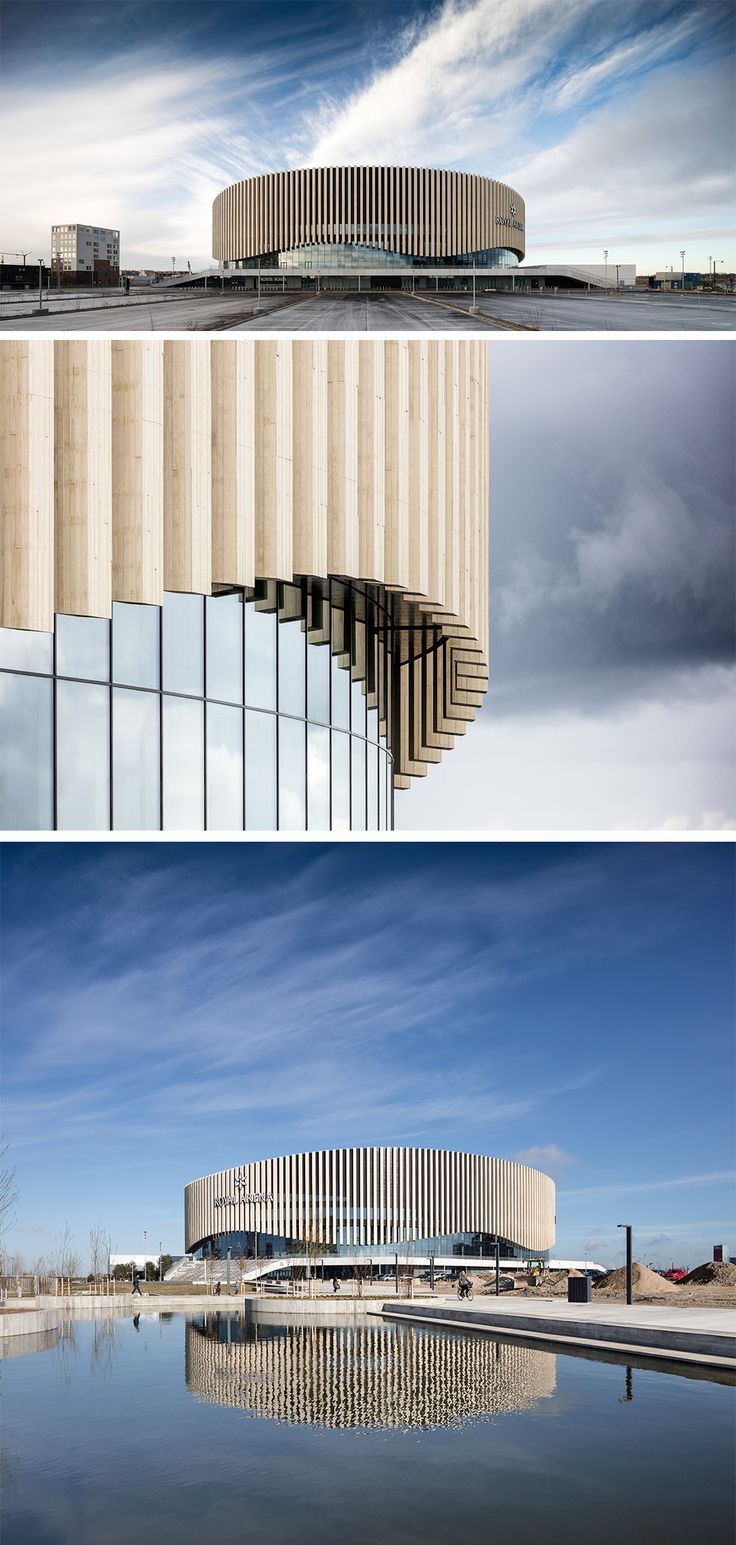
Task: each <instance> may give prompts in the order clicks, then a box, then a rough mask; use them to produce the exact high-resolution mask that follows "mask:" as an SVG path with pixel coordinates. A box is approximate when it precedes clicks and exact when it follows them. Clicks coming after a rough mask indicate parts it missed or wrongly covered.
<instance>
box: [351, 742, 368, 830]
mask: <svg viewBox="0 0 736 1545" xmlns="http://www.w3.org/2000/svg"><path fill="white" fill-rule="evenodd" d="M350 765H351V783H352V789H351V794H352V799H351V807H350V825H351V827H352V830H353V831H354V832H364V831H365V741H364V740H358V739H357V737H355V736H353V735H351V737H350Z"/></svg>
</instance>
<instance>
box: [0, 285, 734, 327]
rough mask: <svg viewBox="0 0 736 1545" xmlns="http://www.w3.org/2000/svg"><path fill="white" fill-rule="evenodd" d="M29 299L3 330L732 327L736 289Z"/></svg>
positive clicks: (1, 311) (4, 309) (11, 311)
mask: <svg viewBox="0 0 736 1545" xmlns="http://www.w3.org/2000/svg"><path fill="white" fill-rule="evenodd" d="M28 305H29V303H28V301H27V300H25V301H20V302H18V301H14V300H10V301H9V300H7V299H5V298H4V299H3V301H2V302H0V332H37V331H44V332H80V331H84V332H105V333H111V334H116V333H125V332H138V333H149V332H166V333H170V332H182V331H185V332H189V331H191V332H208V331H210V330H211V331H213V332H227V333H230V332H255V333H261V332H263V333H268V332H273V331H277V332H287V333H299V332H309V333H314V332H322V333H330V332H336V333H343V332H361V333H392V332H397V333H405V332H442V333H448V332H466V331H467V330H468V329H472V330H473V331H476V332H478V331H480V332H482V333H487V332H490V331H494V330H499V331H503V332H506V331H508V330H513V331H515V330H517V329H518V330H519V331H521V332H529V331H531V332H570V331H572V332H580V331H601V332H660V331H664V330H672V331H675V332H700V331H707V332H712V331H724V332H725V331H732V330H733V329H734V328H736V296H734V295H684V296H679V295H655V294H644V293H642V294H632V295H625V294H621V295H596V294H590V295H588V294H582V293H580V292H576V291H567V292H566V293H562V294H557V295H554V294H552V293H546V292H544V291H536V290H535V291H532V292H527V293H526V294H524V293H517V294H515V295H512V294H509V293H508V292H505V293H501V292H497V293H494V294H488V295H483V294H481V295H478V297H477V305H478V310H479V313H480V314H479V315H478V316H471V315H470V305H471V296H470V295H466V294H462V293H456V294H452V295H446V296H444V297H443V296H441V295H440V296H439V297H435V296H434V295H432V296H428V297H427V298H426V299H425V298H422V297H420V296H419V295H411V294H409V293H403V292H399V291H396V292H395V293H391V292H386V293H383V294H382V293H374V292H371V293H370V294H366V293H365V292H364V293H363V294H358V293H353V294H349V293H345V292H339V291H338V292H334V293H329V292H326V291H322V292H321V293H320V294H310V295H295V296H294V297H293V298H292V297H290V296H288V295H287V296H283V295H281V294H280V293H277V294H273V295H265V296H263V298H262V300H261V304H260V307H259V306H258V305H257V302H256V299H255V297H254V296H253V295H252V294H251V293H248V292H245V291H235V292H232V291H231V292H230V293H228V292H227V291H225V292H224V293H220V292H217V293H214V294H213V293H212V292H205V291H203V290H181V291H169V292H168V294H167V295H166V296H165V297H164V296H160V295H159V296H155V295H151V296H150V298H149V297H146V298H142V297H141V296H140V295H131V296H130V297H129V298H128V299H126V300H118V301H117V302H114V303H110V302H109V301H106V300H102V301H101V302H100V300H99V299H98V298H97V297H95V298H94V299H92V298H90V297H86V298H84V297H83V298H82V299H80V300H76V299H75V298H68V297H64V298H63V299H62V300H61V301H60V302H59V301H57V300H56V299H55V298H54V299H52V301H51V309H50V310H49V312H48V314H47V315H44V316H39V315H38V313H37V312H36V313H35V314H34V313H31V314H30V315H27V314H26V315H19V314H18V312H20V311H27V310H28Z"/></svg>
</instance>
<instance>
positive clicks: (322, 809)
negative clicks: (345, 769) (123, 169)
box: [307, 651, 330, 832]
mask: <svg viewBox="0 0 736 1545" xmlns="http://www.w3.org/2000/svg"><path fill="white" fill-rule="evenodd" d="M325 653H326V651H325ZM307 779H308V787H307V812H308V826H309V830H310V832H328V831H329V829H330V732H329V730H327V729H324V730H323V729H321V728H320V727H319V725H316V724H310V725H309V727H308V729H307Z"/></svg>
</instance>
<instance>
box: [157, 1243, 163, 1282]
mask: <svg viewBox="0 0 736 1545" xmlns="http://www.w3.org/2000/svg"><path fill="white" fill-rule="evenodd" d="M162 1259H163V1256H162V1251H161V1240H160V1239H159V1242H158V1280H159V1282H161V1281H163V1278H162V1276H161V1261H162Z"/></svg>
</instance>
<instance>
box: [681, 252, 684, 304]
mask: <svg viewBox="0 0 736 1545" xmlns="http://www.w3.org/2000/svg"><path fill="white" fill-rule="evenodd" d="M680 258H681V259H682V293H683V295H684V294H685V253H684V250H681V252H680Z"/></svg>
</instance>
